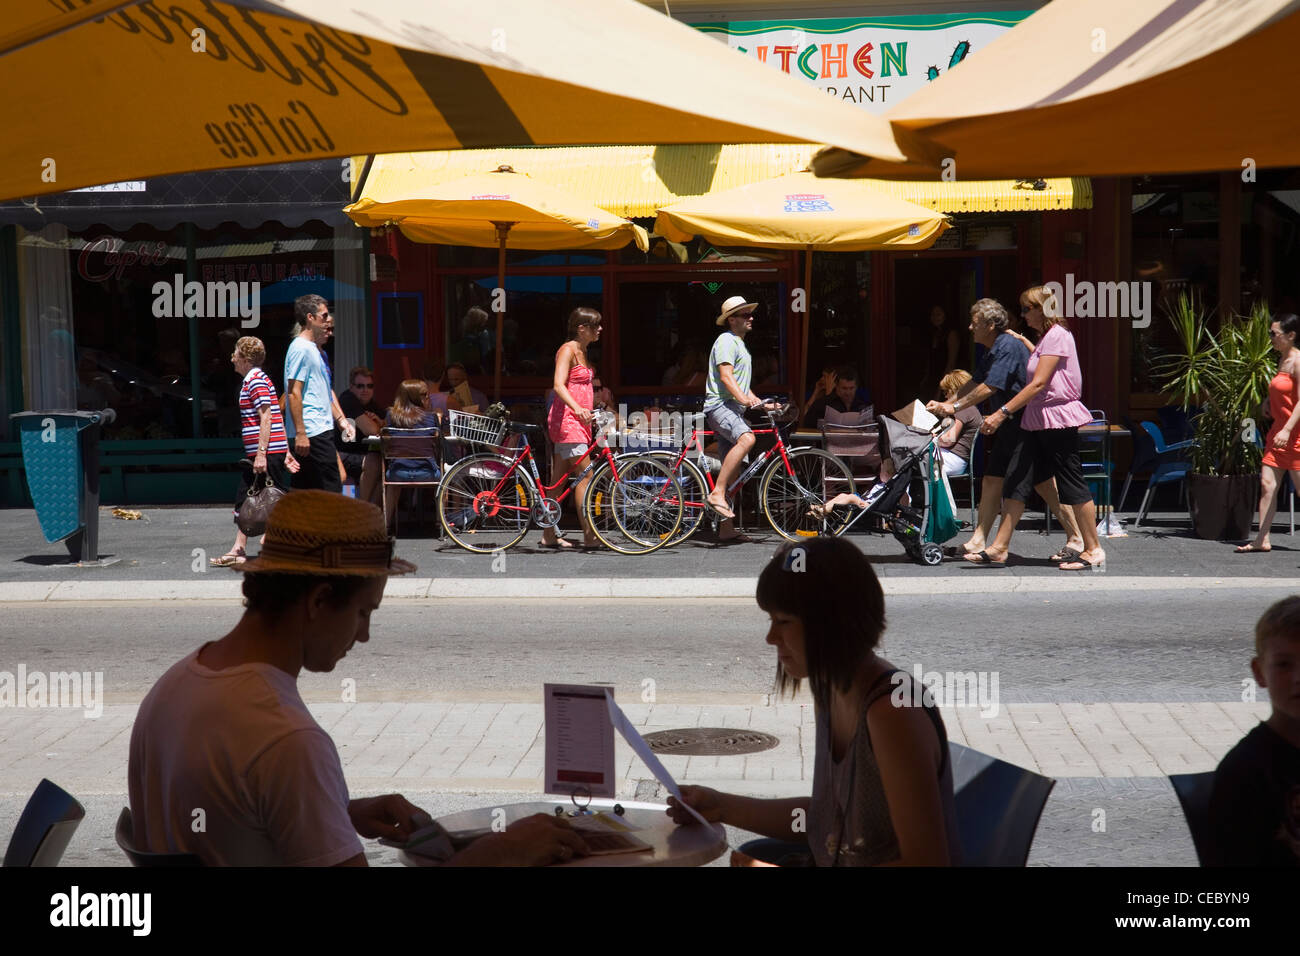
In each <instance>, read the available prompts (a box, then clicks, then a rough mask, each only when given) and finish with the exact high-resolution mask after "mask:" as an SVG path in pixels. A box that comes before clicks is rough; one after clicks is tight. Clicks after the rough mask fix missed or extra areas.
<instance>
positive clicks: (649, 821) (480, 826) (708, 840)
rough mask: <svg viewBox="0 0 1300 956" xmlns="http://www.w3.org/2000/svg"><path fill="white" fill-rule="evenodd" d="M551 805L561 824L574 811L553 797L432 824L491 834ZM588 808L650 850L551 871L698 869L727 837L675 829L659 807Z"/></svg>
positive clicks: (413, 862) (626, 803) (697, 828)
mask: <svg viewBox="0 0 1300 956" xmlns="http://www.w3.org/2000/svg"><path fill="white" fill-rule="evenodd" d="M615 803H618V804H620V805H621V806H622V807H623V815H622V816H617V815H615V813H614V805H615ZM557 806H558V807H563V808H564V811H565V813H566V819H567V814H568V813H569V812H570V811H572V810H573V809H574V804H573V802H572V801H571V800H570V799H569V798H568V797H554V798H546V799H542V800H535V801H532V802H529V803H508V804H497V805H495V806H489V807H482V808H480V809H477V810H464V811H461V812H460V813H451V814H448V815H447V816H444V817H439V818H438V823H440V824H441V825H442V826H443V828H444V829H446V830H447V831H448V832H450V833H457V832H461V831H466V830H469V831H473V830H491V829H492V825H493V823H494V822H497V821H500V822H497V826H498V827H500V826H501V825H502V823H504V825H506V826H509V825H510V824H511V823H514V822H515V821H516V820H522V819H523V818H524V817H528V816H532V815H533V814H534V813H544V814H546V815H547V816H552V815H554V813H555V808H556V807H557ZM588 809H590V810H591V811H592V812H593V813H600V812H604V813H606V814H608V815H609V816H611V817H613V818H614V819H615V820H618V821H621V822H622V823H624V824H625V825H627V826H628V827H630V828H631V834H632V835H633V836H635V837H636V838H637V839H639V840H643V841H645V842H646V843H649V844H650V846H651V849H649V850H642V851H640V852H639V853H614V854H609V855H606V856H585V857H578V858H576V859H573V860H569V861H568V862H567V863H553V864H551V865H552V866H703V865H704V864H705V863H708V862H709V861H710V860H715V859H717V858H718V857H719V856H721V855H722V854H723V853H724V852H725V851H726V849H727V834H726V830H724V829H723V827H722V824H720V823H714V824H712V825H711V826H709V827H706V826H704V825H703V824H701V823H689V824H683V825H681V826H678V825H677V824H675V823H673V821H672V820H670V819H669V818H668V814H667V813H665V812H664V811H665V810H667V809H668V808H667V806H665V805H664V804H662V803H638V802H636V801H631V800H617V801H616V800H592V801H591V805H590V806H589V807H588ZM498 810H501V811H504V816H503V815H502V814H500V813H497V812H496V811H498ZM398 859H399V860H401V862H402V864H403V865H404V866H434V865H436V864H435V863H434V861H433V860H431V859H429V858H428V857H424V856H420V855H418V854H414V853H406V852H402V851H399V852H398Z"/></svg>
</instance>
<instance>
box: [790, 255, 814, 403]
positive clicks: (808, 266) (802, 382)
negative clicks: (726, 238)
mask: <svg viewBox="0 0 1300 956" xmlns="http://www.w3.org/2000/svg"><path fill="white" fill-rule="evenodd" d="M802 324H803V347H802V348H801V349H800V350H799V371H798V374H797V375H796V376H795V395H794V400H795V404H796V405H798V406H799V407H800V408H802V407H803V397H804V394H805V386H806V385H807V384H808V383H807V373H808V326H809V325H810V324H812V246H809V247H808V249H807V251H805V252H804V254H803V323H802Z"/></svg>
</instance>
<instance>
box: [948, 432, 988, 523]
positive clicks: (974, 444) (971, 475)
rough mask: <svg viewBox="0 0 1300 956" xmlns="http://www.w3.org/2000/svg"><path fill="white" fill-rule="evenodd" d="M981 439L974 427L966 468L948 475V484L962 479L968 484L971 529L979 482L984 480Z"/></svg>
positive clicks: (976, 514) (958, 482)
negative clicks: (977, 469) (957, 473)
mask: <svg viewBox="0 0 1300 956" xmlns="http://www.w3.org/2000/svg"><path fill="white" fill-rule="evenodd" d="M982 439H983V436H982V435H980V430H979V429H978V428H977V429H975V434H974V436H973V437H972V438H971V442H970V461H969V462H968V463H967V465H966V470H965V471H964V472H962V473H961V474H960V475H948V484H949V485H959V484H961V483H962V482H963V481H964V482H966V483H967V484H968V485H969V486H970V526H971V528H972V529H973V528H974V527H975V524H976V522H978V521H979V513H978V507H979V501H978V496H979V488H980V483H981V482H982V481H983V480H984V466H983V462H981V461H980V452H981V451H982V450H983V448H982V446H983V441H982ZM977 467H978V468H979V474H978V475H977V474H976V473H975V469H976V468H977ZM953 491H954V492H955V491H956V488H954V489H953Z"/></svg>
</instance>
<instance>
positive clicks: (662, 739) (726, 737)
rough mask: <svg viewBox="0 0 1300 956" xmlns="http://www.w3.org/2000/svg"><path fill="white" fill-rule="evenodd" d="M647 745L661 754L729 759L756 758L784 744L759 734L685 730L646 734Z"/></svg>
mask: <svg viewBox="0 0 1300 956" xmlns="http://www.w3.org/2000/svg"><path fill="white" fill-rule="evenodd" d="M645 742H646V743H648V744H649V745H650V749H651V750H653V751H654V752H655V753H657V754H685V755H687V756H691V757H726V756H730V755H731V754H756V753H758V752H759V751H762V750H771V749H772V748H773V747H775V746H776V745H777V744H779V743H780V742H781V740H780V738H778V737H773V736H772V735H771V734H764V733H759V732H758V731H756V730H729V729H727V728H726V727H688V728H686V729H685V730H660V731H658V732H656V733H653V734H646V735H645Z"/></svg>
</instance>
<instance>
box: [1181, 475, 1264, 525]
mask: <svg viewBox="0 0 1300 956" xmlns="http://www.w3.org/2000/svg"><path fill="white" fill-rule="evenodd" d="M1258 496H1259V476H1258V475H1231V476H1229V477H1226V478H1220V477H1211V476H1209V475H1188V477H1187V504H1188V507H1189V508H1190V509H1191V512H1192V531H1193V532H1195V534H1196V536H1197V537H1198V538H1207V539H1209V540H1212V541H1240V540H1242V539H1244V538H1249V537H1250V536H1251V521H1252V520H1253V519H1254V517H1255V506H1256V504H1257V503H1258V500H1259V498H1258Z"/></svg>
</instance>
